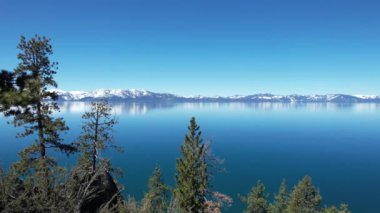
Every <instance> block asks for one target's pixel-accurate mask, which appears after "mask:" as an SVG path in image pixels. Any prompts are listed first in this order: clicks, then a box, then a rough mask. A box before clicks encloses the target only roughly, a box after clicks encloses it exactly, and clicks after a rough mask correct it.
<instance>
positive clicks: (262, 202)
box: [241, 181, 269, 213]
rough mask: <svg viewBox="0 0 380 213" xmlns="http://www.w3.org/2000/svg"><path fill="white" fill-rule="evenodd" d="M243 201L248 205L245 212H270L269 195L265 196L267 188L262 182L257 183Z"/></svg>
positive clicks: (242, 198)
mask: <svg viewBox="0 0 380 213" xmlns="http://www.w3.org/2000/svg"><path fill="white" fill-rule="evenodd" d="M241 200H242V201H243V202H245V203H246V204H247V208H246V210H245V211H244V212H247V213H265V212H268V207H269V205H268V201H267V195H266V194H265V186H264V184H263V183H262V182H261V181H257V183H256V186H254V187H252V189H251V192H249V193H248V195H247V196H246V197H241Z"/></svg>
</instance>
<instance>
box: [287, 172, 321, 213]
mask: <svg viewBox="0 0 380 213" xmlns="http://www.w3.org/2000/svg"><path fill="white" fill-rule="evenodd" d="M321 200H322V197H321V195H320V194H319V190H318V189H317V188H316V187H315V186H314V185H313V183H312V182H311V178H310V177H309V176H305V177H304V178H303V179H302V180H301V181H300V182H298V184H297V185H296V186H295V187H294V189H293V191H292V193H291V196H290V201H289V207H288V211H290V212H306V213H314V212H318V211H319V210H320V204H321Z"/></svg>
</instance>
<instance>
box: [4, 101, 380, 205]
mask: <svg viewBox="0 0 380 213" xmlns="http://www.w3.org/2000/svg"><path fill="white" fill-rule="evenodd" d="M87 107H88V105H87V104H85V103H64V104H63V105H62V106H61V109H62V111H61V113H59V116H63V117H64V118H65V119H66V122H67V124H68V125H69V127H70V128H71V130H70V132H69V133H68V134H67V135H65V136H64V137H65V139H66V140H67V141H72V140H74V139H75V138H76V137H77V136H78V134H79V133H80V125H81V118H80V117H81V114H82V113H83V112H84V111H85V110H86V108H87ZM114 113H115V114H116V115H117V117H118V118H119V124H118V125H117V126H116V128H115V131H114V134H115V141H116V143H117V144H118V145H120V146H122V147H123V148H124V150H125V151H124V153H114V152H108V153H104V156H108V157H110V158H111V161H112V162H113V164H114V165H115V166H116V167H120V168H122V169H123V170H124V178H123V179H121V180H120V182H122V183H123V184H124V185H125V187H126V190H125V193H126V194H130V195H132V196H135V197H136V198H137V199H140V198H141V197H142V196H143V192H144V191H145V190H146V182H147V179H148V177H149V176H150V174H151V171H152V170H153V168H154V167H155V165H157V164H158V165H160V166H161V168H162V170H163V173H164V177H165V181H166V182H167V183H168V184H170V185H172V186H173V183H174V172H175V159H176V158H177V157H178V156H179V147H180V145H181V144H182V142H183V138H184V134H185V133H186V130H187V125H188V122H189V119H190V117H191V116H195V117H196V118H197V121H198V124H199V125H200V126H201V130H202V132H203V136H204V138H205V139H206V140H210V141H211V143H212V151H213V153H214V154H215V155H217V156H218V157H219V158H221V159H224V164H223V167H224V168H225V170H226V171H225V172H224V173H216V174H214V177H213V179H212V186H213V189H215V190H216V191H220V192H223V193H226V194H228V195H230V196H232V197H233V198H234V205H233V207H231V208H229V210H230V212H239V211H240V210H242V208H243V205H242V204H241V203H240V201H239V199H238V198H237V194H238V193H240V194H246V193H247V192H248V191H249V190H250V188H251V187H252V186H253V185H254V184H255V183H256V181H257V180H258V179H261V180H263V181H264V183H265V185H266V187H267V190H268V195H270V196H271V197H272V195H273V193H274V192H275V191H277V189H278V187H279V185H280V183H281V180H282V178H286V179H287V182H288V184H289V185H291V186H293V185H294V184H295V183H296V182H297V181H298V180H299V179H301V178H302V177H303V176H304V175H310V176H312V178H313V181H314V183H315V184H316V185H317V186H318V187H319V188H320V191H321V193H322V196H323V200H324V204H326V205H330V204H338V203H342V202H345V203H348V204H349V205H350V207H351V209H352V210H353V212H376V211H379V210H378V209H379V207H378V206H379V203H380V193H379V192H380V182H379V180H380V105H376V104H352V105H335V104H270V103H266V104H243V103H232V104H228V103H223V104H222V103H220V104H218V103H210V104H204V103H203V104H202V103H199V104H198V103H197V104H191V103H189V104H141V103H140V104H137V103H136V104H115V105H114ZM17 131H18V130H17V129H15V128H14V127H12V126H11V125H7V124H6V119H5V118H2V117H1V118H0V135H1V137H0V138H1V139H0V140H1V143H0V160H1V161H2V164H3V165H4V166H7V165H9V163H10V162H12V161H14V160H16V159H17V156H16V153H17V152H18V151H19V150H20V149H22V147H24V146H25V144H28V141H32V139H17V140H16V139H14V135H15V133H16V132H17ZM61 159H62V164H67V165H70V164H72V163H73V162H74V161H75V157H71V158H70V159H68V158H62V157H61Z"/></svg>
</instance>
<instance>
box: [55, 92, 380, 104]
mask: <svg viewBox="0 0 380 213" xmlns="http://www.w3.org/2000/svg"><path fill="white" fill-rule="evenodd" d="M54 91H55V92H57V94H58V96H59V100H60V101H94V100H100V99H106V100H108V101H173V102H283V103H293V102H294V103H380V96H378V95H344V94H330V95H274V94H269V93H264V94H254V95H234V96H226V97H222V96H214V97H206V96H178V95H174V94H170V93H155V92H150V91H147V90H138V89H129V90H123V89H98V90H94V91H91V92H84V91H63V90H54Z"/></svg>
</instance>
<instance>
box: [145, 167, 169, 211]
mask: <svg viewBox="0 0 380 213" xmlns="http://www.w3.org/2000/svg"><path fill="white" fill-rule="evenodd" d="M148 189H149V190H148V192H147V193H146V194H145V196H144V199H143V202H142V212H146V213H164V212H166V211H167V208H168V205H169V199H168V192H169V187H168V186H167V185H165V184H164V183H163V180H162V176H161V170H160V167H158V166H157V167H156V168H155V169H154V172H153V174H152V176H151V177H150V178H149V183H148Z"/></svg>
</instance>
